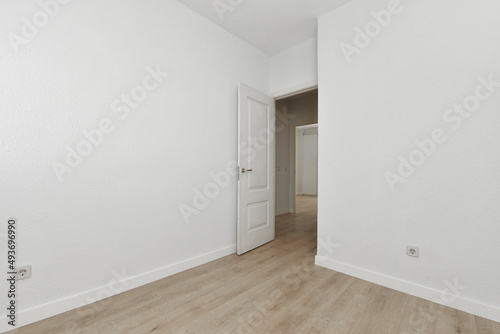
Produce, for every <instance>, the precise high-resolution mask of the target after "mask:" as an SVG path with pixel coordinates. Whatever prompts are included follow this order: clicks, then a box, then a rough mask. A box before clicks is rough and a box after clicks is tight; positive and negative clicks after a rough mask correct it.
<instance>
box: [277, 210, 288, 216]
mask: <svg viewBox="0 0 500 334" xmlns="http://www.w3.org/2000/svg"><path fill="white" fill-rule="evenodd" d="M285 213H290V211H288V210H287V209H282V210H276V212H275V213H274V215H275V216H279V215H284V214H285Z"/></svg>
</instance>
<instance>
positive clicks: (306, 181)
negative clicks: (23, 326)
mask: <svg viewBox="0 0 500 334" xmlns="http://www.w3.org/2000/svg"><path fill="white" fill-rule="evenodd" d="M317 196H318V124H317V123H316V124H310V125H302V126H296V127H295V210H294V211H295V212H300V211H301V210H309V209H310V208H309V206H310V205H311V204H314V203H317V199H315V198H312V197H317ZM306 203H307V204H306Z"/></svg>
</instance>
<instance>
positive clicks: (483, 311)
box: [316, 256, 500, 322]
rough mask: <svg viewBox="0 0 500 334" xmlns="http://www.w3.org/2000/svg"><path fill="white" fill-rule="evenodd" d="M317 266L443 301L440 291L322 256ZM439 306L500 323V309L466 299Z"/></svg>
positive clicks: (317, 259)
mask: <svg viewBox="0 0 500 334" xmlns="http://www.w3.org/2000/svg"><path fill="white" fill-rule="evenodd" d="M316 264H317V265H318V266H321V267H324V268H327V269H331V270H334V271H338V272H340V273H343V274H346V275H349V276H353V277H356V278H359V279H362V280H365V281H368V282H371V283H375V284H378V285H382V286H385V287H387V288H390V289H393V290H397V291H401V292H404V293H407V294H409V295H412V296H416V297H419V298H422V299H426V300H430V301H433V302H438V301H440V300H441V293H442V292H441V291H440V290H436V289H433V288H429V287H426V286H422V285H418V284H415V283H412V282H408V281H404V280H401V279H398V278H395V277H391V276H386V275H383V274H381V273H377V272H374V271H370V270H366V269H363V268H359V267H355V266H351V265H349V264H346V263H342V262H338V261H334V260H332V259H328V258H325V257H321V256H316ZM439 304H443V305H446V306H448V307H451V308H454V309H457V310H460V311H464V312H467V313H470V314H474V315H477V316H479V317H483V318H486V319H490V320H493V321H496V322H500V309H499V308H496V307H493V306H490V305H486V304H482V303H480V302H477V301H473V300H470V299H465V298H462V297H456V299H455V300H454V301H453V302H452V303H443V302H439Z"/></svg>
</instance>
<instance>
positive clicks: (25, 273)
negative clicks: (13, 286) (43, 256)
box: [16, 266, 31, 281]
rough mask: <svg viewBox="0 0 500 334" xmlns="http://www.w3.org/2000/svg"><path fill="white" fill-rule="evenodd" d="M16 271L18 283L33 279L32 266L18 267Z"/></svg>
mask: <svg viewBox="0 0 500 334" xmlns="http://www.w3.org/2000/svg"><path fill="white" fill-rule="evenodd" d="M16 271H17V275H16V281H20V280H22V279H27V278H30V277H31V266H22V267H17V268H16Z"/></svg>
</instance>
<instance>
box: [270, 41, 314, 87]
mask: <svg viewBox="0 0 500 334" xmlns="http://www.w3.org/2000/svg"><path fill="white" fill-rule="evenodd" d="M317 85H318V50H317V39H316V38H314V39H310V40H307V41H305V42H303V43H301V44H299V45H297V46H295V47H293V48H290V49H288V50H286V51H283V52H281V53H279V54H277V55H275V56H273V57H272V58H271V94H272V96H273V97H280V96H284V95H287V94H290V93H294V92H297V91H301V90H303V89H306V88H311V87H315V86H317Z"/></svg>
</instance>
